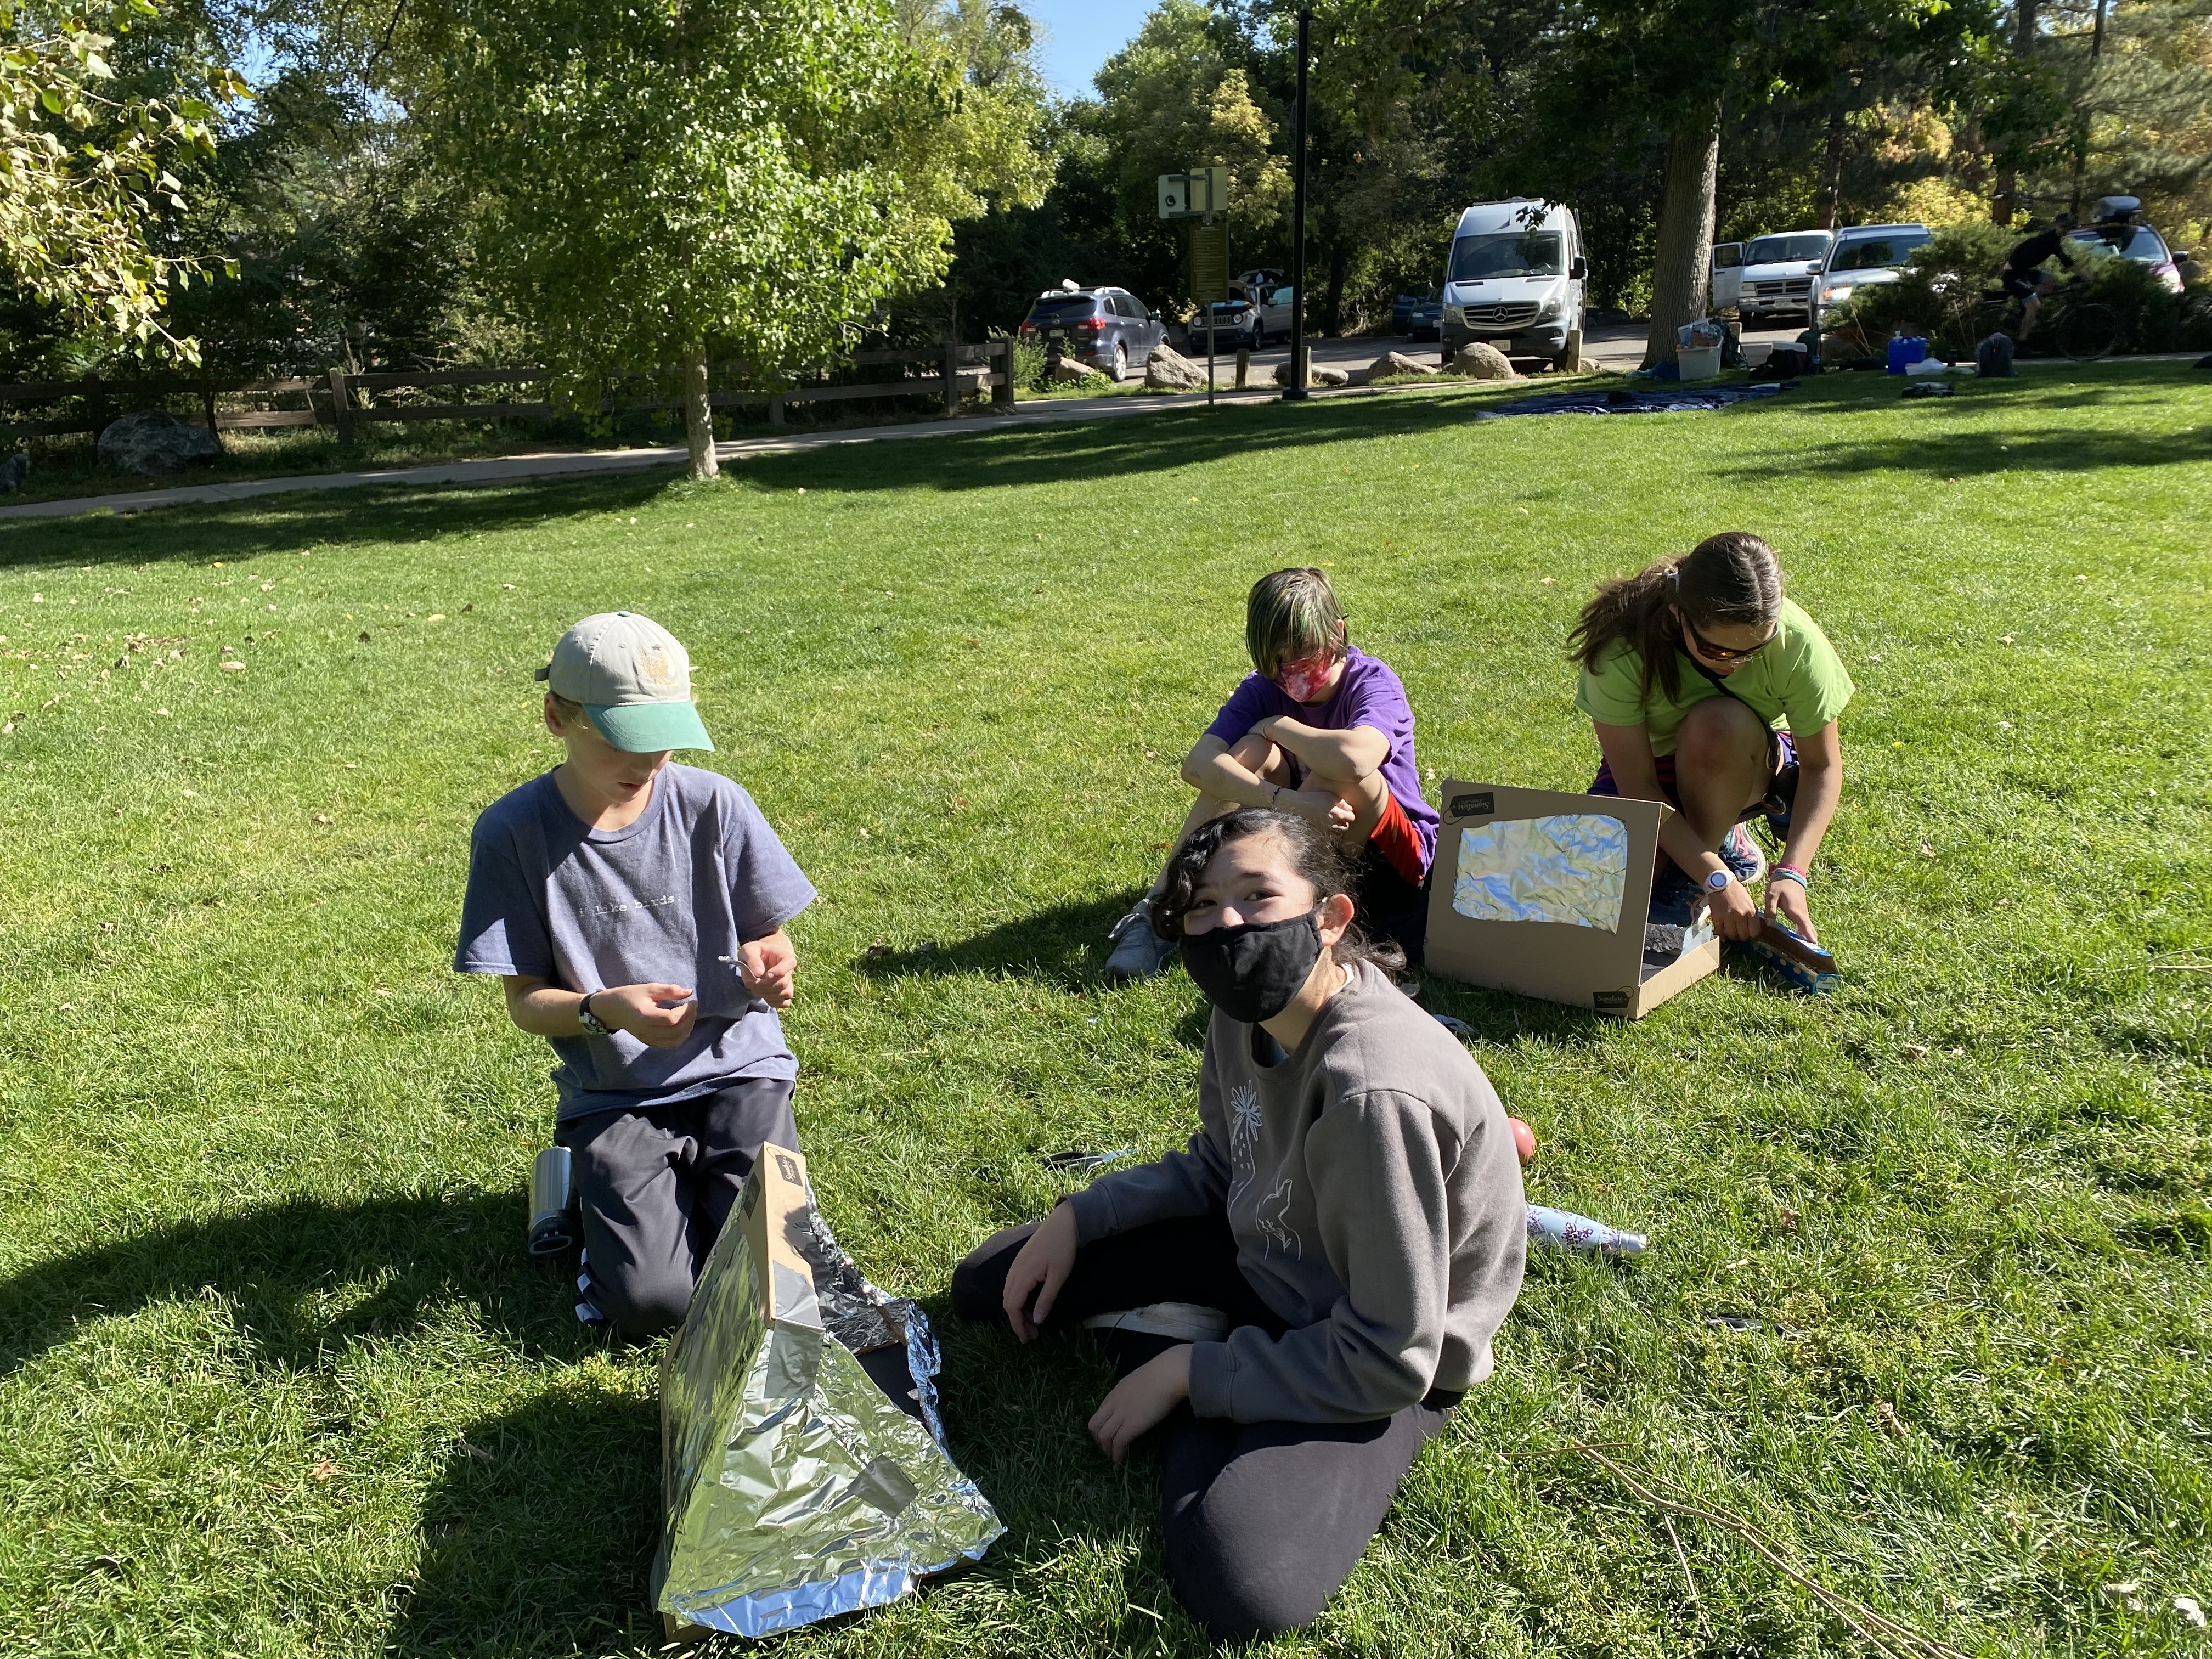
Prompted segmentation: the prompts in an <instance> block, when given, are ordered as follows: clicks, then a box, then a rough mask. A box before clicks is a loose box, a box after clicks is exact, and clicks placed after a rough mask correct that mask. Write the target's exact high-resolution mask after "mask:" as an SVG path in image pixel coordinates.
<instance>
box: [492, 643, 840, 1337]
mask: <svg viewBox="0 0 2212 1659" xmlns="http://www.w3.org/2000/svg"><path fill="white" fill-rule="evenodd" d="M538 678H539V679H541V680H544V681H545V682H546V683H547V689H546V693H545V709H544V713H545V726H546V729H547V730H548V731H550V732H552V733H553V735H554V736H555V737H556V738H560V739H561V741H562V744H563V745H564V746H565V747H566V749H567V750H568V757H567V758H566V759H565V760H563V761H562V763H561V764H560V765H558V766H556V767H555V768H554V769H552V770H551V771H550V772H547V773H545V774H544V775H542V776H539V777H537V778H533V779H532V780H531V781H529V782H528V783H526V784H524V785H522V786H521V787H520V788H518V789H513V790H510V791H509V792H508V793H507V794H505V795H502V796H501V797H500V799H497V800H495V801H494V802H493V803H492V804H491V805H489V807H487V808H486V809H485V810H484V812H483V816H482V817H479V818H478V819H477V824H476V830H475V833H474V835H473V836H472V837H471V842H470V848H469V883H468V891H467V895H466V896H465V898H464V899H463V901H462V906H461V940H460V949H459V952H458V953H457V954H456V956H455V957H454V960H453V966H454V968H455V969H456V970H457V971H459V972H461V973H465V974H497V975H500V977H501V981H502V982H503V984H504V986H505V987H506V992H507V1014H508V1017H509V1018H512V1019H513V1021H514V1023H515V1024H517V1025H518V1026H520V1027H521V1029H522V1030H526V1031H529V1032H532V1033H534V1034H535V1035H537V1036H542V1037H544V1039H545V1040H546V1041H547V1042H550V1043H551V1044H552V1045H553V1051H554V1053H555V1054H556V1055H557V1056H558V1057H559V1060H560V1062H561V1063H560V1064H559V1065H558V1066H556V1067H555V1069H554V1072H553V1083H554V1086H555V1088H556V1090H557V1091H558V1092H559V1097H560V1114H559V1122H558V1124H557V1126H556V1130H555V1133H554V1139H555V1141H556V1144H558V1145H560V1146H566V1147H568V1149H569V1152H570V1154H571V1156H572V1158H573V1159H574V1181H575V1184H576V1188H577V1192H578V1195H579V1198H580V1204H581V1210H582V1221H583V1235H584V1266H585V1271H584V1274H583V1276H582V1278H580V1279H579V1281H578V1283H579V1285H580V1288H581V1290H582V1291H583V1294H584V1297H585V1301H584V1304H582V1305H580V1306H579V1307H578V1309H577V1313H578V1315H579V1316H582V1317H585V1318H604V1319H607V1320H611V1321H612V1322H614V1324H615V1325H616V1326H617V1327H618V1328H620V1329H621V1330H622V1331H623V1334H625V1335H628V1336H631V1337H635V1338H642V1337H647V1336H650V1335H652V1334H654V1333H655V1332H658V1331H662V1330H665V1329H667V1328H670V1327H671V1326H673V1325H675V1324H678V1323H679V1322H681V1321H682V1320H683V1318H684V1312H685V1310H686V1309H687V1307H688V1306H689V1305H690V1299H691V1290H692V1286H693V1285H696V1283H697V1282H698V1276H699V1269H700V1267H702V1266H703V1265H704V1264H705V1262H706V1260H707V1253H708V1250H709V1249H712V1248H713V1247H714V1240H715V1238H716V1237H717V1236H718V1235H719V1234H720V1232H721V1230H722V1223H723V1221H724V1220H725V1218H726V1217H727V1216H728V1215H729V1212H730V1206H731V1205H732V1203H733V1202H734V1201H735V1200H736V1199H737V1196H738V1192H739V1190H740V1189H741V1188H743V1187H744V1182H745V1177H746V1176H748V1175H749V1174H750V1173H751V1170H752V1166H753V1160H754V1159H755V1158H757V1156H758V1155H759V1152H760V1147H761V1144H762V1142H763V1141H764V1140H765V1141H774V1142H775V1143H776V1144H777V1145H778V1146H790V1147H793V1148H796V1147H797V1146H798V1145H799V1139H798V1130H797V1127H796V1125H795V1124H794V1122H793V1118H792V1110H791V1097H792V1089H793V1083H794V1081H795V1079H797V1077H798V1074H799V1062H798V1061H797V1060H794V1059H793V1057H792V1054H791V1051H790V1049H789V1048H787V1047H786V1046H785V1044H784V1040H783V1029H782V1027H781V1024H779V1023H778V1021H777V1019H776V1016H775V1011H776V1010H777V1009H779V1008H787V1007H789V1006H791V1000H792V978H793V970H794V969H795V967H796V965H797V958H796V957H795V955H794V953H793V950H792V945H791V941H790V939H788V938H787V937H786V936H785V934H784V931H783V929H784V924H785V923H786V922H787V921H790V920H791V919H792V918H793V916H795V915H798V914H799V912H800V911H801V910H803V909H805V908H806V906H807V905H808V904H809V903H810V902H812V900H813V898H814V888H813V886H812V884H810V883H809V882H808V881H807V879H806V878H805V875H804V874H803V873H801V872H800V871H799V866H798V865H796V864H795V863H793V861H792V858H791V855H790V854H788V853H787V852H786V851H785V850H784V848H783V843H782V842H780V841H778V840H777V839H776V835H775V830H773V829H770V828H769V824H768V820H767V819H766V818H764V817H762V816H761V811H760V809H759V808H758V807H757V806H756V805H754V804H753V800H752V797H751V796H750V795H748V794H747V793H745V792H744V790H743V789H740V788H739V787H738V786H737V785H736V784H734V783H732V782H731V781H729V780H728V779H727V778H726V777H723V776H721V775H720V774H719V773H714V772H708V771H703V770H701V769H697V768H694V767H690V766H681V765H676V764H673V763H671V762H670V760H669V751H670V750H676V749H706V750H712V749H713V748H714V742H713V740H712V739H711V738H708V735H707V728H706V727H705V726H703V725H702V723H701V722H700V719H699V711H698V709H697V708H695V707H694V706H693V705H692V702H691V664H690V658H689V657H687V656H686V655H685V654H684V647H682V646H681V645H679V644H678V643H677V641H676V638H675V636H674V635H671V634H670V633H669V632H668V630H667V629H665V628H662V627H661V626H660V625H659V623H655V622H653V620H651V619H650V618H649V617H641V616H637V615H635V614H634V613H632V612H630V611H614V612H611V613H610V614H607V615H603V616H597V617H585V618H584V620H583V621H581V622H580V623H577V624H576V625H575V626H574V628H572V629H569V630H568V632H567V633H566V634H564V635H562V636H561V642H560V643H559V644H558V645H557V646H556V647H554V650H553V659H552V661H551V662H550V663H549V664H547V665H546V666H545V667H544V668H541V669H539V670H538Z"/></svg>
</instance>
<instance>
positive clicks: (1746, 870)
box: [1721, 823, 1766, 887]
mask: <svg viewBox="0 0 2212 1659" xmlns="http://www.w3.org/2000/svg"><path fill="white" fill-rule="evenodd" d="M1721 862H1722V863H1723V864H1725V865H1726V866H1728V867H1729V871H1730V872H1732V873H1733V874H1734V875H1735V878H1736V879H1737V880H1738V881H1740V882H1741V883H1742V884H1744V885H1745V886H1747V887H1748V886H1750V885H1751V884H1752V883H1753V882H1754V881H1757V880H1758V879H1759V878H1760V877H1761V876H1764V875H1765V873H1766V854H1764V853H1762V852H1760V851H1759V843H1758V842H1755V841H1753V839H1752V838H1751V836H1750V834H1749V832H1748V831H1747V830H1746V829H1744V827H1743V826H1742V825H1741V824H1740V823H1739V824H1737V825H1735V827H1734V828H1733V829H1730V830H1729V832H1728V839H1727V840H1725V841H1723V842H1721Z"/></svg>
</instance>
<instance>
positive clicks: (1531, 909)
mask: <svg viewBox="0 0 2212 1659" xmlns="http://www.w3.org/2000/svg"><path fill="white" fill-rule="evenodd" d="M1627 887H1628V827H1627V826H1626V824H1624V823H1622V822H1621V821H1620V819H1619V818H1615V817H1606V816H1604V815H1603V814H1602V813H1597V812H1571V813H1562V814H1559V815H1558V816H1556V817H1541V818H1497V819H1493V820H1492V822H1490V823H1485V824H1478V825H1474V826H1471V827H1470V828H1468V829H1462V830H1461V831H1460V832H1459V870H1458V874H1457V876H1456V877H1455V879H1454V880H1453V882H1452V908H1453V909H1455V910H1456V911H1458V912H1459V913H1460V915H1463V916H1466V917H1468V918H1469V919H1470V920H1472V921H1559V922H1567V923H1570V924H1571V925H1573V926H1575V927H1595V928H1597V929H1598V930H1600V931H1601V932H1602V933H1619V932H1620V915H1621V910H1622V908H1623V906H1624V905H1625V903H1626V896H1627Z"/></svg>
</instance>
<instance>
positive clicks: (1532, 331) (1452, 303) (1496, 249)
mask: <svg viewBox="0 0 2212 1659" xmlns="http://www.w3.org/2000/svg"><path fill="white" fill-rule="evenodd" d="M1588 277H1589V260H1588V259H1587V258H1585V257H1584V253H1583V231H1582V226H1581V225H1580V224H1579V223H1577V222H1576V219H1575V216H1574V211H1573V210H1572V209H1571V208H1565V207H1560V206H1559V205H1558V204H1554V203H1550V202H1547V201H1544V200H1543V199H1542V198H1541V197H1534V196H1520V197H1515V198H1514V199H1513V200H1511V201H1510V202H1484V203H1481V204H1478V205H1477V206H1474V207H1471V208H1469V209H1468V210H1467V211H1466V212H1464V213H1462V214H1461V215H1460V216H1459V228H1458V229H1456V230H1455V231H1454V232H1453V233H1452V245H1451V258H1450V259H1449V262H1448V263H1447V264H1445V267H1444V290H1443V293H1444V313H1443V328H1442V330H1441V336H1442V339H1443V353H1444V356H1446V357H1447V358H1449V357H1450V356H1451V355H1452V354H1453V353H1454V352H1455V351H1457V350H1458V349H1460V348H1461V347H1462V346H1463V345H1465V344H1467V343H1468V342H1469V341H1470V340H1487V341H1489V342H1490V343H1492V345H1495V346H1496V347H1497V348H1498V349H1499V350H1500V351H1503V352H1504V353H1505V355H1506V356H1509V357H1548V358H1550V359H1551V360H1552V363H1553V367H1555V368H1565V367H1566V366H1567V362H1568V342H1569V340H1570V338H1572V339H1573V340H1574V341H1575V343H1577V345H1578V344H1579V343H1580V337H1581V334H1582V326H1583V283H1585V281H1586V280H1587V279H1588Z"/></svg>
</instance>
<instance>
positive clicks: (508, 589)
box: [499, 582, 514, 593]
mask: <svg viewBox="0 0 2212 1659" xmlns="http://www.w3.org/2000/svg"><path fill="white" fill-rule="evenodd" d="M499 591H500V592H502V593H512V592H514V584H513V582H501V584H500V585H499Z"/></svg>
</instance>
